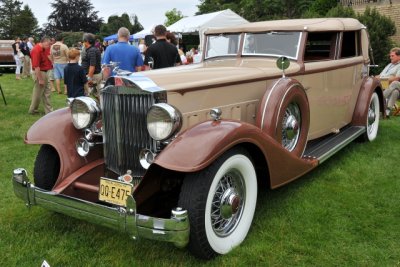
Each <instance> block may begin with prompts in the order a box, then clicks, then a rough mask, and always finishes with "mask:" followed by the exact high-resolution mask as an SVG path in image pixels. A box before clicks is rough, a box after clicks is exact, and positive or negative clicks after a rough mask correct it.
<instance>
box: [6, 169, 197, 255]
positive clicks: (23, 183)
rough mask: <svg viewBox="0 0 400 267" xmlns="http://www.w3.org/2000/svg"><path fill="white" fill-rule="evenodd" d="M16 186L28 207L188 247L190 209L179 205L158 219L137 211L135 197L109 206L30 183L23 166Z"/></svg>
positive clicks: (17, 171) (16, 177) (16, 171)
mask: <svg viewBox="0 0 400 267" xmlns="http://www.w3.org/2000/svg"><path fill="white" fill-rule="evenodd" d="M12 182H13V188H14V193H15V195H16V196H17V197H19V198H21V199H22V200H24V201H25V204H26V206H27V207H30V206H33V205H38V206H43V207H44V208H46V209H49V210H53V211H56V212H59V213H63V214H66V215H68V216H71V217H75V218H78V219H82V220H85V221H88V222H91V223H95V224H99V225H102V226H106V227H109V228H112V229H114V230H117V231H120V232H125V233H127V234H128V235H129V236H131V237H132V238H133V239H137V238H147V239H154V240H159V241H166V242H171V243H173V244H174V245H175V246H177V247H185V246H186V245H187V244H188V242H189V218H188V215H187V211H186V210H182V209H180V208H176V209H174V210H172V211H171V218H170V219H163V218H154V217H149V216H144V215H140V214H137V213H136V202H135V200H134V198H133V197H129V198H128V200H127V207H126V208H122V207H106V206H103V205H100V204H96V203H92V202H89V201H85V200H82V199H77V198H73V197H69V196H65V195H61V194H55V193H54V192H51V191H45V190H42V189H40V188H38V187H35V186H34V185H33V184H31V183H30V182H29V179H28V177H27V174H26V171H25V170H24V169H22V168H19V169H15V170H14V172H13V178H12Z"/></svg>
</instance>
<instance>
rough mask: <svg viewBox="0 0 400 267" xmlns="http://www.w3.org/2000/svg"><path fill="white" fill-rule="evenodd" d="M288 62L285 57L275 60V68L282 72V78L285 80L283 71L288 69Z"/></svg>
mask: <svg viewBox="0 0 400 267" xmlns="http://www.w3.org/2000/svg"><path fill="white" fill-rule="evenodd" d="M289 65H290V60H289V59H288V58H287V57H279V58H278V59H277V60H276V66H277V67H278V68H279V69H280V70H282V78H285V70H286V69H287V68H289Z"/></svg>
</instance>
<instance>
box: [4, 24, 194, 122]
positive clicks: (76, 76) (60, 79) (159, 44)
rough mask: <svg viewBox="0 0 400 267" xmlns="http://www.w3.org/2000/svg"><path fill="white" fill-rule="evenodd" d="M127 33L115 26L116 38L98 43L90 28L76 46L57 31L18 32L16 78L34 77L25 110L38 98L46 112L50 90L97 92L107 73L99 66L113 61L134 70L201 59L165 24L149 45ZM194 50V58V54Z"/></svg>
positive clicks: (75, 94)
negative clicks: (36, 36) (41, 34)
mask: <svg viewBox="0 0 400 267" xmlns="http://www.w3.org/2000/svg"><path fill="white" fill-rule="evenodd" d="M129 38H130V32H129V30H128V29H127V28H125V27H121V28H120V29H119V30H118V34H117V41H116V42H110V43H108V42H103V43H101V42H100V40H99V39H96V37H95V35H94V34H91V33H85V34H84V35H83V37H82V42H79V43H78V44H76V45H75V46H76V47H74V48H69V47H68V46H67V45H66V44H64V40H63V38H62V37H61V36H58V37H56V38H49V37H43V38H42V39H41V40H40V41H39V42H38V43H36V44H35V43H34V39H33V38H32V37H29V38H25V39H24V40H21V39H20V38H16V39H15V42H14V43H13V44H12V47H13V50H14V59H15V63H16V70H15V77H16V80H20V79H21V78H28V77H32V79H33V81H34V86H33V91H32V99H31V105H30V107H29V110H28V113H29V114H38V113H39V112H38V108H39V104H40V102H41V101H42V103H43V106H44V110H45V113H46V114H47V113H49V112H51V111H52V110H53V107H52V105H51V93H52V92H57V93H59V94H63V93H64V94H66V95H67V96H68V97H78V96H84V95H88V94H89V92H91V91H94V92H99V90H100V88H99V87H100V85H101V82H102V81H103V80H104V79H105V78H106V77H108V75H105V72H106V70H108V71H109V69H104V68H103V69H102V66H108V65H110V64H111V63H112V62H114V63H115V62H117V63H118V68H119V69H121V70H124V71H129V72H137V71H144V70H149V69H160V68H166V67H173V66H177V65H181V64H189V63H192V62H197V61H198V62H199V61H200V54H198V53H197V50H195V49H192V50H191V51H188V52H187V53H186V54H185V52H184V49H185V48H184V47H183V46H182V43H181V44H179V43H178V41H177V38H176V37H175V34H173V33H170V32H167V29H166V28H165V26H163V25H158V26H156V27H155V28H154V40H153V43H152V44H150V45H149V46H146V44H145V42H144V40H140V42H139V44H138V46H135V45H131V44H130V42H129ZM195 56H197V58H198V59H195V60H194V59H193V58H194V57H195ZM114 74H115V73H114ZM54 83H55V85H54Z"/></svg>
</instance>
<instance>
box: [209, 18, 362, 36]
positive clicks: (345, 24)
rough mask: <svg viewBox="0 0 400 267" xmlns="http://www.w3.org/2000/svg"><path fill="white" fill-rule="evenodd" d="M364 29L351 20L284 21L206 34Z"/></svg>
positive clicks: (215, 30)
mask: <svg viewBox="0 0 400 267" xmlns="http://www.w3.org/2000/svg"><path fill="white" fill-rule="evenodd" d="M362 28H365V26H364V25H363V24H361V23H360V22H359V21H358V20H356V19H353V18H318V19H286V20H270V21H260V22H252V23H245V24H241V25H237V26H231V27H224V28H210V29H208V30H207V31H206V32H205V33H206V34H220V33H239V32H265V31H308V32H316V31H325V32H326V31H354V30H360V29H362Z"/></svg>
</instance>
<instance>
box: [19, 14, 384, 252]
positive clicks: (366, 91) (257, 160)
mask: <svg viewBox="0 0 400 267" xmlns="http://www.w3.org/2000/svg"><path fill="white" fill-rule="evenodd" d="M202 47H203V60H202V62H201V63H198V64H191V65H187V66H180V67H174V68H166V69H161V70H150V71H146V72H140V73H125V74H123V75H122V74H121V75H116V76H113V77H110V78H109V79H108V80H107V81H106V83H105V86H104V87H103V89H102V90H101V92H100V99H99V101H97V100H96V99H94V98H91V97H77V98H74V99H69V106H68V107H66V108H63V109H60V110H57V111H54V112H52V113H49V114H47V115H46V116H44V117H42V118H41V119H39V120H38V121H37V122H36V123H35V124H34V125H32V127H31V128H30V129H29V131H28V132H27V134H26V137H25V143H27V144H35V145H39V146H40V149H39V152H38V155H37V157H36V160H35V163H34V174H33V181H34V183H32V182H31V181H30V180H29V179H28V177H27V174H26V171H25V169H23V168H19V169H15V170H14V173H13V179H12V181H13V186H14V190H15V194H16V195H17V196H18V197H19V198H21V199H23V200H24V201H25V203H26V205H27V206H33V205H39V206H42V207H44V208H46V209H50V210H54V211H56V212H60V213H64V214H66V215H69V216H73V217H76V218H79V219H83V220H87V221H90V222H93V223H96V224H100V225H103V226H107V227H110V228H113V229H115V230H119V231H123V232H126V233H127V234H128V235H129V236H130V237H133V238H149V239H154V240H161V241H167V242H171V243H173V244H175V245H176V246H178V247H185V246H188V248H189V249H190V251H191V252H192V253H193V254H195V255H196V256H198V257H200V258H206V259H209V258H212V257H214V256H216V255H218V254H226V253H228V252H230V251H231V250H232V249H233V248H234V247H236V246H239V245H240V244H241V243H242V242H243V240H244V239H245V238H246V236H247V234H248V233H249V230H250V229H251V225H252V221H253V216H254V214H256V209H257V205H256V202H257V195H258V194H263V193H264V192H265V191H266V188H265V185H267V186H268V187H269V188H272V189H274V188H277V187H280V186H283V185H285V184H287V183H289V182H291V181H293V180H295V179H297V178H298V177H300V176H302V175H304V174H305V173H307V172H309V171H311V170H313V169H314V168H316V167H317V166H318V165H320V164H321V163H323V162H324V161H325V160H327V159H328V158H329V157H331V156H332V155H334V154H335V153H336V152H338V151H339V150H340V149H341V148H343V147H344V146H346V145H347V144H349V143H350V142H352V141H353V140H355V139H359V140H363V141H373V140H374V139H375V138H376V137H377V133H378V126H379V120H380V115H382V114H381V111H382V110H384V105H385V103H384V99H383V95H382V89H381V86H380V83H379V81H378V80H377V79H375V78H374V77H371V76H370V75H369V64H370V58H369V55H368V49H369V41H368V34H367V30H366V27H365V26H364V25H362V24H361V23H360V22H359V21H358V20H355V19H351V18H322V19H300V20H280V21H266V22H256V23H248V24H243V25H239V26H233V27H229V28H214V29H209V30H207V31H206V32H205V37H204V43H203V46H202ZM382 116H383V115H382ZM26 223H28V222H26ZM253 234H254V233H253Z"/></svg>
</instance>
